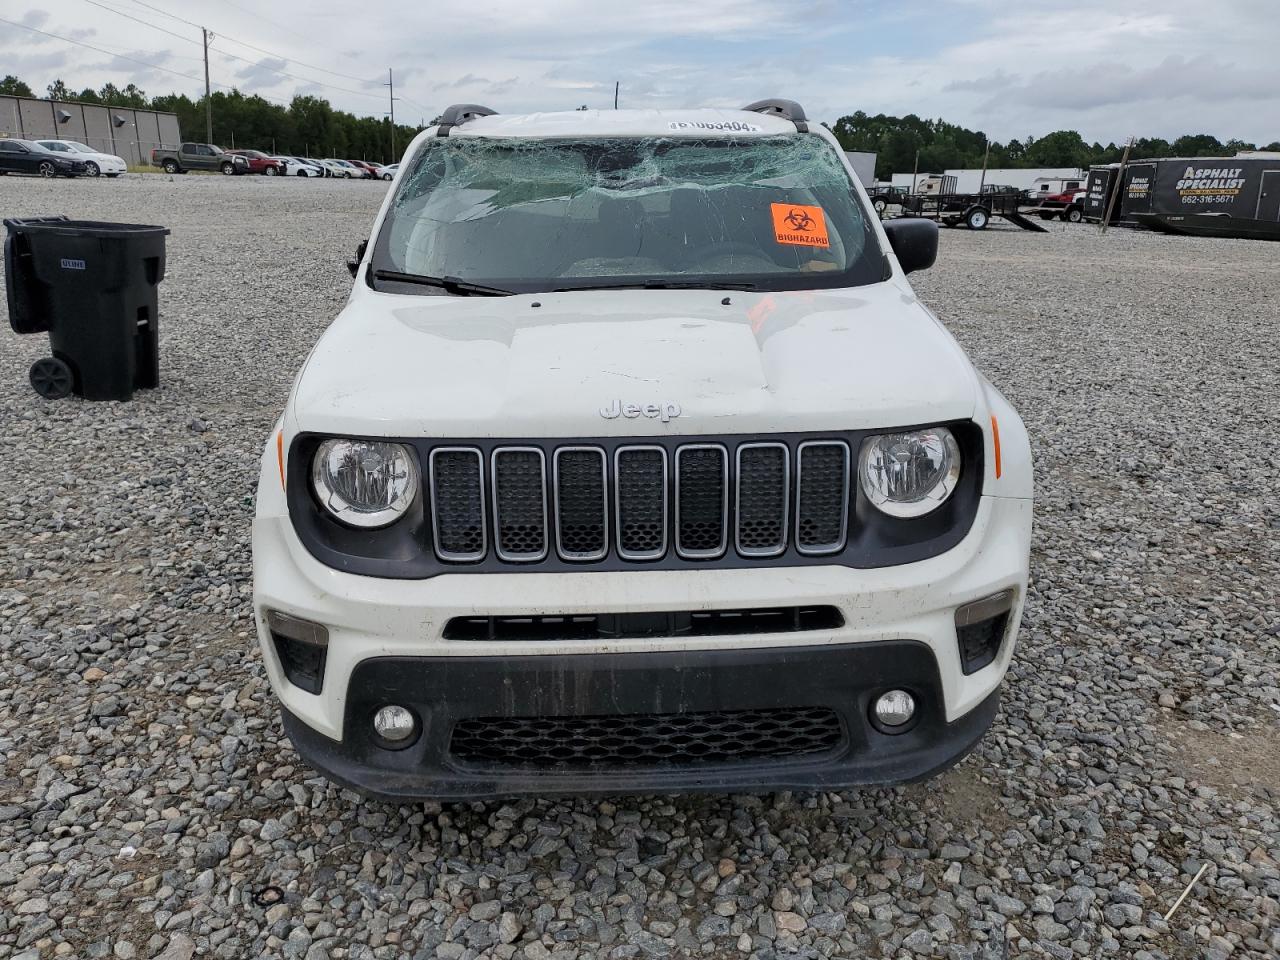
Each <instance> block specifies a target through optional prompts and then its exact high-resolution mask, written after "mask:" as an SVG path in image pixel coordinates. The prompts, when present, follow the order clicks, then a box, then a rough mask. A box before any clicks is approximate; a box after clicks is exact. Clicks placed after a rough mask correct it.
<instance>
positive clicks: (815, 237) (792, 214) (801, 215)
mask: <svg viewBox="0 0 1280 960" xmlns="http://www.w3.org/2000/svg"><path fill="white" fill-rule="evenodd" d="M769 207H770V209H771V210H772V211H773V234H774V239H775V240H777V241H778V243H788V244H791V245H792V246H797V247H829V246H831V240H830V238H829V237H828V236H827V218H826V217H825V216H823V213H822V208H821V207H806V206H804V205H802V204H799V203H772V204H770V205H769Z"/></svg>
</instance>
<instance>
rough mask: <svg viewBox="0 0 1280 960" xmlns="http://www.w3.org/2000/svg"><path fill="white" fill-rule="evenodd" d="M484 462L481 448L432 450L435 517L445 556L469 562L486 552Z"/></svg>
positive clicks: (440, 552)
mask: <svg viewBox="0 0 1280 960" xmlns="http://www.w3.org/2000/svg"><path fill="white" fill-rule="evenodd" d="M483 463H484V458H483V457H482V456H481V455H480V451H479V450H471V449H467V448H455V447H442V448H441V449H438V450H434V451H432V453H431V470H430V473H431V489H432V492H433V496H432V498H431V521H432V527H433V528H434V530H435V544H436V555H437V556H439V557H440V559H441V560H446V561H454V562H458V563H466V562H469V561H472V560H480V559H482V558H483V557H484V555H485V516H484V471H483V470H482V469H481V467H482V464H483Z"/></svg>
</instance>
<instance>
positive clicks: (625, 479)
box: [614, 446, 667, 560]
mask: <svg viewBox="0 0 1280 960" xmlns="http://www.w3.org/2000/svg"><path fill="white" fill-rule="evenodd" d="M614 476H615V478H616V480H615V489H614V495H615V497H616V502H615V504H614V514H615V516H616V517H617V523H618V556H620V557H622V558H623V559H624V560H657V559H658V558H659V557H661V556H663V555H664V554H665V553H666V552H667V451H666V450H665V449H663V448H662V447H649V446H645V447H619V448H618V449H617V451H616V453H615V454H614Z"/></svg>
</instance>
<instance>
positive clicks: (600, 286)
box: [552, 280, 756, 293]
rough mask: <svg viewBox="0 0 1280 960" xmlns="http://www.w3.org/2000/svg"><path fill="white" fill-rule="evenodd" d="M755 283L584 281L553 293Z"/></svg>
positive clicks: (747, 286) (728, 287) (751, 287)
mask: <svg viewBox="0 0 1280 960" xmlns="http://www.w3.org/2000/svg"><path fill="white" fill-rule="evenodd" d="M755 288H756V285H755V284H754V283H748V282H745V281H743V282H741V283H737V282H734V281H727V282H719V281H715V282H707V281H705V280H630V281H628V280H618V281H612V282H609V283H584V284H581V285H579V286H574V287H556V288H555V290H554V291H552V292H553V293H568V292H570V291H573V290H754V289H755Z"/></svg>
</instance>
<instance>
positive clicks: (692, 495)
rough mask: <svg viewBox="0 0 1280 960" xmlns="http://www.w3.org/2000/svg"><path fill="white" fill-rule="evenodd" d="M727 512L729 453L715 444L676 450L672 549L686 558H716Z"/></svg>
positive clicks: (695, 445) (697, 445)
mask: <svg viewBox="0 0 1280 960" xmlns="http://www.w3.org/2000/svg"><path fill="white" fill-rule="evenodd" d="M728 513H729V455H728V454H727V453H726V452H725V449H724V447H722V446H719V445H718V444H690V445H688V446H684V447H681V448H680V449H679V450H677V451H676V551H677V552H678V553H679V554H680V556H682V557H684V558H686V559H697V560H706V559H710V558H712V557H718V556H720V555H721V554H722V553H724V548H725V521H726V520H727V519H728Z"/></svg>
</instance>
